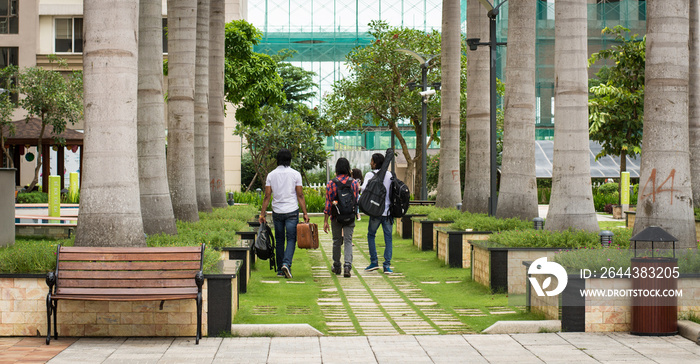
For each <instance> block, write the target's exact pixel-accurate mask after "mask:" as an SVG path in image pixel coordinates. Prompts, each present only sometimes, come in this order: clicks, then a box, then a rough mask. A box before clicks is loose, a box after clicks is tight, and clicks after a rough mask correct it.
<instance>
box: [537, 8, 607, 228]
mask: <svg viewBox="0 0 700 364" xmlns="http://www.w3.org/2000/svg"><path fill="white" fill-rule="evenodd" d="M555 11H556V13H555V17H554V95H555V98H554V102H555V110H556V115H555V120H556V121H555V123H554V161H553V163H552V196H551V198H550V200H549V212H548V213H547V221H546V223H545V228H546V229H547V230H566V229H569V228H573V229H580V230H586V231H598V230H600V228H599V227H598V218H597V217H596V213H595V207H594V206H593V191H592V189H591V165H590V147H589V145H588V65H587V61H588V53H587V48H588V47H587V46H588V34H587V31H588V18H587V6H586V0H558V1H557V6H556V10H555Z"/></svg>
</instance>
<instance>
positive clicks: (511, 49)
mask: <svg viewBox="0 0 700 364" xmlns="http://www.w3.org/2000/svg"><path fill="white" fill-rule="evenodd" d="M536 5H537V4H536V2H535V1H513V2H511V3H510V4H509V5H508V50H507V59H506V80H507V83H506V93H505V100H504V101H505V114H504V121H503V161H502V165H503V170H502V173H501V189H500V191H499V194H498V206H497V210H496V217H501V218H511V217H517V218H520V219H522V220H532V219H533V218H535V217H537V216H538V209H537V178H536V176H535V33H536V32H535V24H536V21H535V10H536Z"/></svg>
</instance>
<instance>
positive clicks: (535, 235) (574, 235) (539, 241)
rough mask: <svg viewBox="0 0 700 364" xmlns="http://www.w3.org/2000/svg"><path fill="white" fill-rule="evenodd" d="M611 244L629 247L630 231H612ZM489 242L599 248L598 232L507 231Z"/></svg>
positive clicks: (550, 246) (546, 246)
mask: <svg viewBox="0 0 700 364" xmlns="http://www.w3.org/2000/svg"><path fill="white" fill-rule="evenodd" d="M612 232H613V234H614V237H613V244H615V245H616V246H620V247H629V238H630V237H631V236H632V232H631V230H630V229H624V228H619V229H613V230H612ZM489 241H491V242H494V243H498V244H501V245H504V246H508V247H513V248H565V249H580V248H600V247H601V245H600V236H599V235H598V232H587V231H583V230H567V231H548V230H507V231H501V232H498V233H495V234H492V235H491V237H490V238H489Z"/></svg>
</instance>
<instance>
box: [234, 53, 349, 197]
mask: <svg viewBox="0 0 700 364" xmlns="http://www.w3.org/2000/svg"><path fill="white" fill-rule="evenodd" d="M293 55H294V52H292V51H288V50H284V51H281V52H280V53H279V54H277V55H274V56H272V57H270V60H272V61H273V62H274V63H275V72H276V74H277V75H278V76H277V77H279V78H280V80H281V81H282V83H281V87H280V88H279V89H280V90H281V91H282V92H283V93H282V101H281V102H280V101H278V100H274V101H275V102H268V101H270V100H268V101H263V102H262V104H261V106H260V108H259V110H258V116H259V118H260V119H259V120H258V121H257V122H249V123H239V124H238V125H237V126H236V130H235V133H236V134H237V135H240V136H242V137H244V138H245V140H246V143H247V147H248V150H249V152H250V157H251V158H252V162H253V163H252V165H253V166H254V169H255V174H256V176H257V179H258V180H259V181H260V182H261V184H263V185H264V183H265V178H266V177H267V174H268V173H269V172H270V171H271V170H272V169H274V168H275V167H276V159H275V157H276V155H277V151H279V150H280V149H281V148H287V149H289V150H290V151H291V152H292V157H293V159H292V166H293V167H294V168H296V169H298V170H299V172H300V173H301V174H302V176H304V177H305V176H306V171H308V170H311V169H314V168H316V167H321V166H324V165H325V163H326V159H327V158H328V154H327V153H326V151H325V150H324V148H323V147H324V140H323V138H324V137H325V136H329V135H333V134H335V131H336V130H337V128H339V127H341V125H334V124H333V123H332V122H331V121H330V119H328V118H322V117H320V115H319V112H318V110H317V109H316V108H310V107H309V106H308V105H307V104H306V103H308V101H309V100H310V99H311V98H313V97H314V96H315V95H316V92H315V91H314V88H316V87H317V85H316V84H315V83H314V82H313V76H315V73H314V72H311V71H307V70H304V69H303V68H301V67H298V66H294V65H292V64H290V63H288V62H285V61H286V60H287V59H289V58H290V57H292V56H293ZM266 57H267V56H266ZM237 115H238V114H237ZM251 185H252V183H251Z"/></svg>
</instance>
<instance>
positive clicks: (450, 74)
mask: <svg viewBox="0 0 700 364" xmlns="http://www.w3.org/2000/svg"><path fill="white" fill-rule="evenodd" d="M460 20H461V7H460V0H443V1H442V44H441V48H442V105H441V115H442V117H441V120H440V123H441V124H440V129H441V130H442V132H441V135H442V138H441V140H440V172H439V175H438V185H437V201H436V202H435V205H436V206H438V207H454V206H455V205H456V204H457V203H458V202H461V201H462V191H461V187H462V186H461V184H460V177H461V176H460V173H459V152H460V151H459V105H460V103H459V99H460V93H461V90H460V86H459V81H460V77H459V75H460V72H461V68H460V67H461V64H460V58H461V55H462V47H461V44H462V32H461V29H460Z"/></svg>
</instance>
